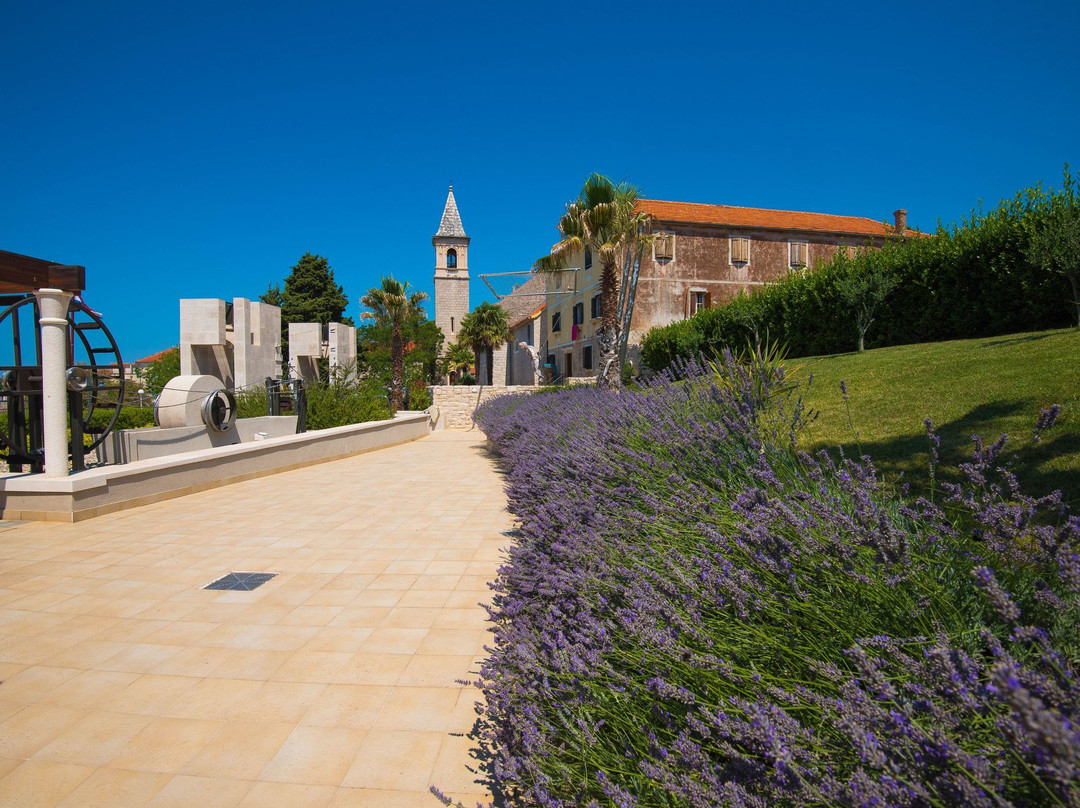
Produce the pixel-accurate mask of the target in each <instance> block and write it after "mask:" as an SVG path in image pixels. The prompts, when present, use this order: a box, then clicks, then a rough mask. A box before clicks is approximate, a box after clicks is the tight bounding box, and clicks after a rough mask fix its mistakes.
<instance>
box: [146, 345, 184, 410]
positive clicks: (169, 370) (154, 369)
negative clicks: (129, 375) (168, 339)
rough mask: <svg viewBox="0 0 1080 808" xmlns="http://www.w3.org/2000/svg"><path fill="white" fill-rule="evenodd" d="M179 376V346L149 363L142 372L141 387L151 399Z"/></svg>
mask: <svg viewBox="0 0 1080 808" xmlns="http://www.w3.org/2000/svg"><path fill="white" fill-rule="evenodd" d="M179 375H180V346H179V345H174V346H173V347H172V348H169V349H168V350H167V351H165V352H164V353H163V354H162V355H161V356H160V357H158V358H157V359H155V360H154V361H153V362H151V363H150V364H149V365H148V366H147V367H146V370H144V371H143V374H142V376H143V380H144V382H143V386H144V389H145V390H146V392H147V393H148V394H149V395H150V397H151V398H153V397H154V396H156V395H158V394H159V393H160V392H161V390H162V388H163V387H165V385H166V384H168V382H169V380H170V379H173V378H175V377H176V376H179Z"/></svg>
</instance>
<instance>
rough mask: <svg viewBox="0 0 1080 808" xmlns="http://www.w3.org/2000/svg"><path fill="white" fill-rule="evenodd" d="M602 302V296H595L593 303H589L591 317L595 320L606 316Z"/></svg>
mask: <svg viewBox="0 0 1080 808" xmlns="http://www.w3.org/2000/svg"><path fill="white" fill-rule="evenodd" d="M601 300H602V296H601V295H593V299H592V302H591V303H589V316H590V317H592V318H593V319H594V320H595V319H596V318H597V317H603V316H604V304H603V303H602V302H601Z"/></svg>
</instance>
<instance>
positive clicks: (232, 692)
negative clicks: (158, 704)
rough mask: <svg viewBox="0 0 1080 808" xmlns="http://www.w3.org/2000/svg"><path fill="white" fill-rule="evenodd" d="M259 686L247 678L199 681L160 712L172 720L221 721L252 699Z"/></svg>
mask: <svg viewBox="0 0 1080 808" xmlns="http://www.w3.org/2000/svg"><path fill="white" fill-rule="evenodd" d="M259 684H260V683H259V682H257V681H252V680H248V679H200V680H199V682H198V683H197V684H196V685H195V686H194V687H193V688H191V690H189V691H187V693H185V694H184V698H183V699H182V700H180V701H177V702H175V703H173V704H170V705H167V706H165V707H164V708H162V709H160V711H159V712H160V714H161V715H165V716H169V717H172V718H200V719H206V720H211V721H224V720H226V719H227V718H229V717H230V716H231V715H232V714H233V713H235V712H236V711H237V710H239V709H240V708H241V707H242V706H243V704H244V702H246V701H247V700H248V699H249V698H251V696H252V694H253V693H254V692H255V691H256V690H258V689H259Z"/></svg>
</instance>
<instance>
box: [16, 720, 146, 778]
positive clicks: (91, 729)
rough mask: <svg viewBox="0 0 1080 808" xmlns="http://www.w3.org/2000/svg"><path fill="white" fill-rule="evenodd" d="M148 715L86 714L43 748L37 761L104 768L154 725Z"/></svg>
mask: <svg viewBox="0 0 1080 808" xmlns="http://www.w3.org/2000/svg"><path fill="white" fill-rule="evenodd" d="M151 720H152V719H151V718H150V716H148V715H132V714H129V713H105V712H92V713H86V714H84V715H83V716H82V717H81V718H79V719H78V721H76V722H75V723H73V724H72V725H71V726H70V727H69V728H68V729H67V730H65V731H64V732H62V733H61V734H60V735H58V736H57V737H56V738H54V739H53V740H52V741H51V742H50V743H48V744H47V745H46V746H44V747H42V748H41V749H40V750H39V751H38V752H37V753H36V754H35V755H34V760H49V761H52V762H54V763H77V764H79V765H81V766H104V765H105V764H106V763H108V762H109V761H110V760H111V759H112V758H113V756H114V755H116V754H117V753H118V752H119V751H120V750H121V749H123V748H124V747H125V746H127V744H128V743H129V742H130V741H131V739H132V738H134V737H135V736H136V735H138V734H139V733H140V732H142V730H143V729H144V728H145V727H146V725H147V724H149V723H150V721H151Z"/></svg>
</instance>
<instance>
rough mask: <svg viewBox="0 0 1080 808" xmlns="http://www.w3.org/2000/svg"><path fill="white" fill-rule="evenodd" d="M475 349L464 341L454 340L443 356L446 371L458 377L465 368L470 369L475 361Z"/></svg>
mask: <svg viewBox="0 0 1080 808" xmlns="http://www.w3.org/2000/svg"><path fill="white" fill-rule="evenodd" d="M473 359H474V357H473V351H472V348H470V347H469V346H468V345H466V344H465V343H464V342H460V341H454V342H451V343H450V346H449V347H448V348H447V349H446V355H445V356H444V357H443V367H444V368H445V371H444V372H445V373H447V374H451V373H453V374H456V375H457V377H458V378H460V376H461V372H462V371H463V370H468V369H469V368H470V367H471V366H472V363H473Z"/></svg>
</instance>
